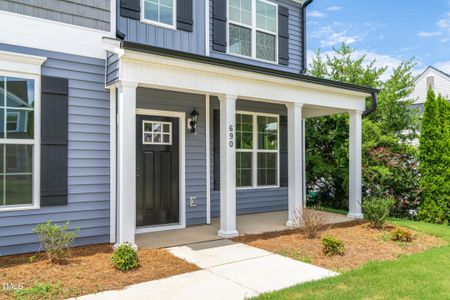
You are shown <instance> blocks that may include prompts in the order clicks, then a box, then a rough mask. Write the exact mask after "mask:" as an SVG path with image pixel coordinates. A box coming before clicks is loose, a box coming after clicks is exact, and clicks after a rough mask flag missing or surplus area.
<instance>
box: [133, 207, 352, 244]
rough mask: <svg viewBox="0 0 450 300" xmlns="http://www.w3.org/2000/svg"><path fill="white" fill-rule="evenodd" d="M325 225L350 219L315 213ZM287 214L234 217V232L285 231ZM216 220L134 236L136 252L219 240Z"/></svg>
mask: <svg viewBox="0 0 450 300" xmlns="http://www.w3.org/2000/svg"><path fill="white" fill-rule="evenodd" d="M317 213H318V214H320V215H322V217H323V219H324V221H325V222H326V223H327V224H337V223H342V222H347V221H350V220H352V219H350V218H348V217H347V216H344V215H339V214H333V213H328V212H323V211H317ZM287 218H288V216H287V211H277V212H268V213H258V214H248V215H240V216H237V219H236V223H237V230H238V231H239V233H240V234H241V235H245V234H258V233H264V232H271V231H281V230H285V229H288V227H286V220H287ZM218 230H219V218H213V219H211V224H210V225H195V226H188V227H186V228H184V229H176V230H167V231H159V232H151V233H142V234H137V235H136V244H137V246H138V247H140V248H163V247H164V248H165V247H174V246H180V245H186V244H194V243H200V242H207V241H215V240H220V239H222V238H221V237H219V236H217V231H218Z"/></svg>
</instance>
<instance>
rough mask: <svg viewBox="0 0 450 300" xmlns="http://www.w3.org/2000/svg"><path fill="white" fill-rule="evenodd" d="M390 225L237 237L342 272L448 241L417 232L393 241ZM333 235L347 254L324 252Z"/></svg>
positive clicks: (254, 245)
mask: <svg viewBox="0 0 450 300" xmlns="http://www.w3.org/2000/svg"><path fill="white" fill-rule="evenodd" d="M393 228H394V226H391V225H388V226H386V228H385V229H384V230H378V229H374V228H371V227H370V226H369V225H368V224H367V223H361V222H359V223H358V222H356V223H350V224H343V225H341V226H338V227H325V228H323V230H321V232H320V233H319V237H318V238H314V239H308V238H306V237H305V235H304V234H303V233H302V232H301V231H300V230H291V231H284V232H277V233H267V234H259V235H247V236H243V237H239V238H236V239H234V240H235V241H237V242H241V243H245V244H248V245H250V246H253V247H257V248H261V249H264V250H267V251H271V252H274V253H278V254H281V255H284V256H288V257H290V258H293V259H297V260H300V261H303V262H307V263H311V264H313V265H317V266H321V267H324V268H327V269H330V270H334V271H338V272H343V271H348V270H351V269H354V268H357V267H359V266H361V265H363V264H365V263H367V262H369V261H373V260H392V259H396V258H398V257H399V256H401V255H408V254H412V253H417V252H422V251H424V250H426V249H429V248H432V247H438V246H443V245H445V244H446V242H445V241H444V240H442V239H439V238H437V237H434V236H431V235H428V234H423V233H420V232H415V231H413V230H409V229H408V230H409V231H411V233H412V234H413V236H414V239H413V241H412V242H408V243H406V242H395V241H391V240H390V231H391V230H392V229H393ZM326 235H332V236H334V237H336V238H338V239H340V240H342V241H343V242H344V246H345V255H343V256H340V255H336V256H331V257H330V256H326V255H325V254H323V251H322V243H321V237H323V236H326Z"/></svg>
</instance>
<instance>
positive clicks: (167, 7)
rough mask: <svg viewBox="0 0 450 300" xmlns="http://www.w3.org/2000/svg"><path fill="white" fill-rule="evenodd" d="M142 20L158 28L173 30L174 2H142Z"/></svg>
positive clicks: (173, 0) (150, 0)
mask: <svg viewBox="0 0 450 300" xmlns="http://www.w3.org/2000/svg"><path fill="white" fill-rule="evenodd" d="M141 3H142V4H143V5H142V7H143V10H142V20H143V21H144V22H148V23H152V24H155V25H158V26H163V27H171V28H175V20H176V7H175V6H176V2H175V0H142V2H141Z"/></svg>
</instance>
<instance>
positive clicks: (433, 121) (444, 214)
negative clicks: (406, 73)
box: [419, 89, 450, 224]
mask: <svg viewBox="0 0 450 300" xmlns="http://www.w3.org/2000/svg"><path fill="white" fill-rule="evenodd" d="M449 119H450V104H449V103H448V102H447V101H446V100H445V99H444V98H443V97H442V96H440V95H439V96H438V97H437V98H436V96H435V93H434V91H433V90H432V89H430V90H429V91H428V95H427V100H426V102H425V109H424V114H423V121H422V132H421V135H420V146H419V150H420V168H419V169H420V173H421V178H420V186H421V188H422V190H423V201H422V203H421V205H420V210H419V216H420V218H421V219H423V220H425V221H428V222H434V223H447V224H448V223H449V222H450V121H449Z"/></svg>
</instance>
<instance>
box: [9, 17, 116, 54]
mask: <svg viewBox="0 0 450 300" xmlns="http://www.w3.org/2000/svg"><path fill="white" fill-rule="evenodd" d="M0 28H2V34H1V35H0V43H5V44H11V45H17V46H23V47H30V48H37V49H43V50H49V51H56V52H62V53H68V54H74V55H81V56H87V57H94V58H101V59H105V50H104V47H103V41H102V38H103V37H105V36H112V34H111V32H107V31H101V30H96V29H92V28H88V27H82V26H76V25H71V24H66V23H61V22H56V21H51V20H46V19H41V18H36V17H30V16H25V15H21V14H16V13H10V12H6V11H0ZM25 28H26V30H25Z"/></svg>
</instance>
